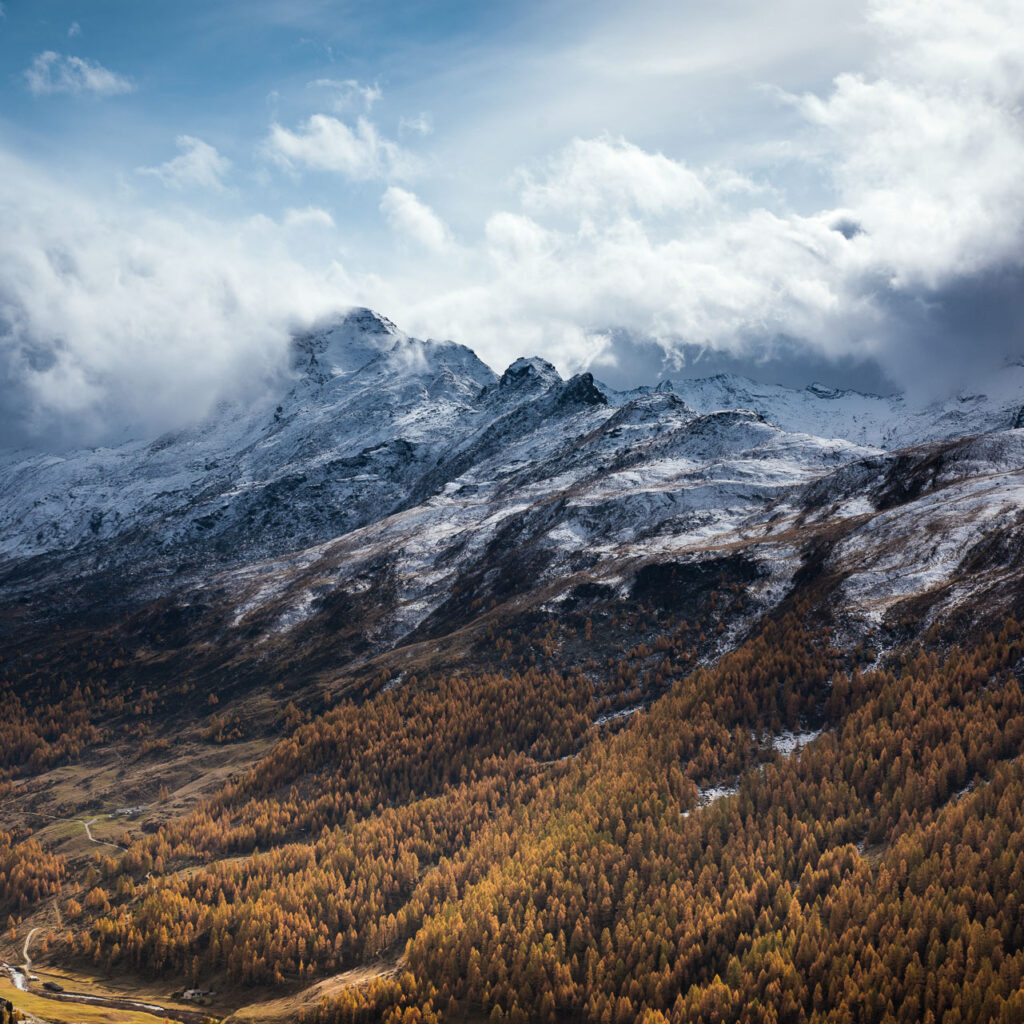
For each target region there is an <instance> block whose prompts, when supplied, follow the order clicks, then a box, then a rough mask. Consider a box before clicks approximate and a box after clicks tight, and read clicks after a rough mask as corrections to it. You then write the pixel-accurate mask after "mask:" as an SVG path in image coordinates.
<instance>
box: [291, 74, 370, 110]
mask: <svg viewBox="0 0 1024 1024" xmlns="http://www.w3.org/2000/svg"><path fill="white" fill-rule="evenodd" d="M308 88H310V89H326V90H327V91H328V92H329V93H331V94H332V97H331V100H332V106H333V108H334V110H335V112H336V113H344V112H346V111H348V110H352V109H353V108H362V109H363V110H369V109H370V108H371V107H372V106H373V105H374V104H375V103H376V102H377V101H378V100H379V99H380V98H381V96H382V95H383V94H382V92H381V89H380V86H379V85H377V84H376V83H374V84H373V85H364V84H363V83H361V82H358V81H356V79H354V78H345V79H338V78H317V79H314V80H313V81H312V82H309V83H308Z"/></svg>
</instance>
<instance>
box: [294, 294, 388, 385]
mask: <svg viewBox="0 0 1024 1024" xmlns="http://www.w3.org/2000/svg"><path fill="white" fill-rule="evenodd" d="M405 337H406V335H405V334H404V333H403V332H402V331H400V330H399V329H398V328H397V327H396V326H395V325H394V324H393V323H392V322H391V321H390V320H389V319H388V318H387V317H385V316H381V315H380V314H379V313H375V312H374V311H373V310H372V309H365V308H362V307H357V308H356V309H352V310H349V312H347V313H345V314H343V315H342V316H340V317H333V318H331V319H329V320H326V321H323V322H321V323H320V324H318V325H316V326H315V327H313V328H311V329H310V330H309V331H306V332H304V333H302V334H299V335H297V336H296V337H295V338H294V339H293V341H292V366H293V367H294V368H295V369H296V370H298V371H299V372H301V373H304V374H305V375H306V376H308V377H311V378H312V379H314V380H317V381H319V382H321V383H323V382H325V381H327V380H329V379H330V378H331V377H332V376H335V375H337V374H340V373H352V372H354V371H355V370H358V369H359V368H360V367H362V366H365V365H366V364H367V363H368V362H370V361H371V360H372V359H375V358H376V357H377V356H379V355H380V354H381V353H382V352H387V351H388V350H390V349H391V348H393V347H394V346H395V344H396V343H398V342H399V341H401V340H402V339H404V338H405Z"/></svg>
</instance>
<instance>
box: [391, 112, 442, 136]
mask: <svg viewBox="0 0 1024 1024" xmlns="http://www.w3.org/2000/svg"><path fill="white" fill-rule="evenodd" d="M398 130H399V132H402V133H407V132H408V133H411V134H413V135H432V134H433V131H434V119H433V117H431V116H430V113H429V112H428V111H426V110H421V111H420V112H419V113H418V114H416V115H415V116H414V117H402V118H399V121H398Z"/></svg>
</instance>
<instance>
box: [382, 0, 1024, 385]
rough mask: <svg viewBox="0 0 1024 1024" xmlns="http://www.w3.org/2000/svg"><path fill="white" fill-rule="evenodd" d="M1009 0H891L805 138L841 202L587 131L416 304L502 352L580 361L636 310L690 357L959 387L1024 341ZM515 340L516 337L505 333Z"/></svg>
mask: <svg viewBox="0 0 1024 1024" xmlns="http://www.w3.org/2000/svg"><path fill="white" fill-rule="evenodd" d="M1013 6H1014V5H1013V4H1010V3H1007V2H1004V0H982V2H963V0H941V2H938V3H930V2H929V3H925V2H921V0H887V2H878V3H875V4H873V5H872V6H871V10H870V15H871V17H870V25H871V29H872V31H873V32H875V33H876V37H877V47H876V59H875V61H874V63H873V65H872V66H871V67H870V68H869V69H867V70H865V71H864V72H862V73H857V74H841V75H839V76H838V77H837V78H836V79H835V81H834V82H833V84H832V87H831V89H830V90H828V92H827V93H825V94H824V95H821V96H817V95H805V96H799V97H788V98H787V99H786V100H785V101H786V102H788V103H790V104H792V105H793V107H794V108H795V109H796V110H797V111H798V112H799V114H800V115H801V117H802V119H803V124H804V127H803V130H802V132H801V133H800V134H799V135H797V136H794V138H793V139H792V140H791V141H790V142H789V144H788V145H787V147H786V151H787V153H788V154H789V155H788V158H789V159H791V160H796V161H799V162H800V163H802V164H803V165H804V166H805V167H806V168H808V170H810V171H814V172H815V173H818V174H824V175H825V176H826V180H827V181H828V183H829V184H830V187H831V191H832V195H833V199H834V202H833V204H832V205H828V206H825V207H823V208H819V209H817V210H811V211H808V210H803V211H801V210H800V209H799V199H800V196H799V195H791V194H789V193H788V192H787V189H786V187H785V185H784V184H783V183H781V182H777V181H776V180H774V179H773V177H772V174H773V170H774V169H773V168H772V167H771V166H770V165H769V166H762V167H760V168H759V169H758V168H756V167H755V168H754V170H753V171H749V172H746V173H744V172H738V171H734V170H730V169H729V168H725V167H718V168H715V167H695V166H690V165H689V164H688V163H687V162H686V161H684V160H680V159H673V158H670V157H668V156H666V155H664V154H662V153H652V152H646V151H644V150H643V149H641V148H639V147H637V146H635V145H633V144H631V143H630V142H628V141H626V140H624V139H618V138H598V139H581V138H578V139H574V140H572V141H571V142H570V143H569V144H568V145H566V146H565V147H564V148H563V149H562V150H561V151H560V152H559V153H557V154H556V155H555V156H554V157H553V158H551V159H550V160H549V161H547V162H546V163H545V164H544V165H542V166H541V167H540V168H539V169H537V168H534V169H531V170H529V171H524V172H523V173H522V174H521V175H520V193H519V203H520V205H519V209H518V210H516V209H508V210H503V211H500V212H495V213H494V214H492V215H491V216H490V218H489V219H488V221H487V225H486V232H485V240H484V244H483V252H484V255H485V256H486V260H483V261H481V265H483V266H486V267H487V268H488V270H487V272H485V273H483V274H481V275H480V276H479V278H478V279H477V280H476V281H475V282H474V283H473V285H472V286H467V287H463V288H457V289H452V290H451V291H450V292H449V293H447V294H444V295H437V294H436V292H435V294H433V295H431V296H429V297H425V298H424V300H423V303H422V306H421V308H420V309H415V308H414V309H410V310H409V311H408V312H405V311H404V310H396V315H403V316H405V317H406V320H407V322H408V323H409V324H410V328H411V329H414V330H415V329H420V327H421V325H420V324H419V323H418V314H422V319H423V320H424V321H426V323H425V324H424V325H423V327H424V329H425V328H427V327H429V329H430V330H432V331H433V332H434V333H448V334H451V335H452V336H455V337H460V338H467V339H473V342H474V343H476V344H481V340H482V339H484V340H483V343H482V344H481V348H483V349H484V350H485V351H488V350H492V349H498V348H500V347H502V345H503V344H504V343H503V341H502V339H503V338H505V339H507V338H511V337H516V338H523V337H528V338H532V339H534V342H535V350H536V351H539V352H543V353H545V354H548V355H549V357H554V358H555V359H556V361H559V363H560V365H561V366H562V367H563V368H569V369H573V368H576V367H575V366H573V365H571V364H572V362H573V361H574V360H579V359H585V358H587V356H588V353H590V352H592V351H594V350H595V349H596V350H598V351H599V352H600V356H599V358H601V359H603V360H605V361H606V362H609V361H611V362H614V360H615V358H616V355H615V345H614V343H613V342H611V341H608V338H609V337H613V336H614V334H615V332H614V331H610V329H612V328H614V329H621V330H624V331H625V332H626V333H627V334H630V335H632V336H634V337H637V338H644V339H654V340H655V341H656V342H657V343H659V344H660V345H661V346H662V348H663V350H664V352H665V355H666V357H667V359H668V361H669V362H670V363H671V362H673V361H677V362H679V361H683V360H684V358H685V353H686V352H687V351H689V350H692V347H693V346H695V345H696V346H699V347H704V348H707V349H710V350H717V351H721V352H723V353H727V354H729V355H730V356H744V357H747V358H749V359H754V360H756V359H770V358H773V356H774V355H775V354H776V352H777V350H778V349H779V347H780V346H781V347H783V348H785V349H786V350H787V351H792V348H793V346H794V344H799V345H802V346H804V347H805V349H806V351H807V352H808V354H809V356H810V357H812V358H817V359H820V358H827V359H832V360H843V359H848V358H850V357H853V358H854V359H864V360H874V361H876V362H877V363H878V364H879V365H880V366H881V367H882V369H883V370H884V371H885V372H886V374H888V376H889V377H890V378H891V379H892V380H894V381H895V382H896V383H897V384H899V385H900V386H902V387H904V388H907V389H909V390H910V391H911V392H917V393H922V392H924V391H927V390H948V389H952V388H955V387H957V386H960V385H962V384H964V383H965V382H966V381H968V380H969V378H970V376H971V374H972V373H977V374H979V375H983V374H986V373H991V372H992V371H993V370H994V369H995V368H997V367H998V366H999V365H1000V364H1001V363H1002V362H1004V361H1005V360H1006V359H1007V358H1012V357H1014V356H1015V355H1016V356H1019V354H1020V352H1021V351H1022V350H1024V337H1022V333H1021V332H1022V327H1021V325H1022V324H1024V287H1022V283H1024V176H1022V175H1021V174H1020V173H1019V169H1020V168H1021V167H1024V121H1022V119H1021V117H1020V110H1021V109H1022V105H1024V19H1020V18H1019V17H1016V16H1015V15H1014V12H1013ZM506 347H507V346H506Z"/></svg>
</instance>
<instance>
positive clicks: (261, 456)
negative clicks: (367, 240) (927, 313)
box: [0, 309, 1024, 639]
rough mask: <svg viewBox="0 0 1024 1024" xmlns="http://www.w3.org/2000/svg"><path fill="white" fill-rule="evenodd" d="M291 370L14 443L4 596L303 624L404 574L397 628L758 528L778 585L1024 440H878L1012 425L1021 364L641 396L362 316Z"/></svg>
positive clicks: (5, 503) (0, 519) (1, 506)
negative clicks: (810, 553) (924, 394)
mask: <svg viewBox="0 0 1024 1024" xmlns="http://www.w3.org/2000/svg"><path fill="white" fill-rule="evenodd" d="M292 365H293V372H292V376H291V377H290V378H289V379H288V380H286V381H284V382H282V385H281V388H280V390H279V392H278V397H277V398H276V399H269V400H268V401H267V402H266V403H264V404H262V405H257V406H253V407H250V408H245V407H240V406H225V407H222V408H221V409H219V410H218V411H217V414H216V415H214V416H213V417H211V418H210V419H209V420H208V421H206V422H205V423H202V424H199V425H197V426H195V427H193V428H191V429H189V430H184V431H179V432H177V433H174V434H171V435H167V436H165V437H163V438H160V439H158V440H157V441H155V442H152V443H144V442H132V443H129V444H125V445H121V446H119V447H116V448H107V449H98V450H91V451H84V452H76V453H70V454H66V455H62V456H40V455H26V454H24V453H8V454H6V455H3V456H0V559H2V560H3V561H2V562H0V588H2V589H5V590H6V591H7V593H8V595H11V594H14V593H31V592H33V591H34V589H35V590H38V589H39V588H40V586H41V585H42V583H43V582H45V583H46V585H47V586H49V587H50V588H51V592H54V593H57V592H59V593H60V594H61V595H62V596H63V594H64V592H65V590H67V589H68V588H69V586H70V585H71V584H74V585H77V584H78V583H79V582H80V581H81V580H83V579H86V578H92V577H99V576H102V575H103V574H107V575H106V577H104V578H107V579H109V581H110V586H109V587H108V590H109V592H110V593H111V594H112V595H114V596H117V595H118V594H121V593H122V592H123V593H124V594H127V591H128V584H127V581H128V580H129V578H130V579H131V580H132V581H133V585H135V584H137V585H138V586H139V587H141V588H143V590H145V592H146V593H147V594H149V595H153V594H159V593H164V592H167V591H168V590H170V589H178V590H181V588H183V587H190V586H195V585H200V586H201V587H202V586H205V584H204V583H201V581H202V580H203V579H204V578H206V577H207V576H209V575H210V574H211V573H217V572H219V571H221V570H225V571H224V573H223V574H222V575H220V576H218V577H217V582H216V583H215V586H216V587H218V588H223V589H224V590H225V592H226V593H227V594H228V595H229V597H228V599H229V601H230V603H231V605H232V606H233V608H234V609H235V610H234V612H233V616H234V620H235V621H236V623H237V624H239V625H240V627H241V626H246V624H247V623H249V622H251V621H255V620H256V619H260V621H263V619H261V618H260V617H261V616H265V615H270V614H271V611H270V610H271V609H272V614H273V615H274V616H277V619H276V620H275V621H276V625H274V626H273V627H272V628H273V629H283V630H287V629H291V628H294V626H295V625H296V624H298V623H301V622H302V621H304V620H305V619H306V618H308V617H309V616H311V615H315V614H316V613H317V609H318V607H320V604H319V603H318V602H321V599H322V598H323V597H324V595H326V594H330V593H332V592H335V591H338V590H339V589H340V590H346V589H347V590H348V591H350V592H353V593H354V592H355V591H356V590H358V588H359V587H364V586H365V585H367V584H366V580H368V579H373V578H376V577H380V575H381V573H382V572H384V570H383V569H382V568H381V567H382V566H384V565H386V566H387V569H386V575H387V578H388V580H389V584H388V585H389V587H390V588H391V589H390V591H389V594H390V596H389V598H388V601H389V602H390V605H389V607H390V609H391V613H390V619H389V620H388V621H389V624H388V625H386V626H384V625H382V626H381V627H380V628H381V629H382V630H384V632H385V633H387V634H388V636H389V637H390V638H391V639H394V638H395V637H398V636H401V635H404V634H405V633H407V632H409V631H410V630H415V629H416V628H418V627H420V626H421V625H422V624H423V623H425V622H428V621H429V620H430V617H431V616H432V615H434V614H436V613H437V612H438V609H440V608H442V606H443V605H444V604H445V602H446V601H447V600H449V598H450V595H451V590H452V587H453V586H455V582H456V580H457V579H459V578H462V577H465V576H466V575H467V574H469V575H470V576H473V578H475V579H478V580H479V581H480V585H482V586H486V587H492V589H494V588H497V590H501V589H502V588H505V590H508V589H509V588H512V589H513V590H514V589H515V588H517V587H520V586H526V585H529V586H532V587H537V586H543V585H552V586H554V585H555V584H556V583H558V581H560V580H561V581H564V580H565V579H566V578H567V577H568V576H569V575H571V574H573V573H577V572H591V573H594V574H596V576H597V577H600V578H602V579H606V580H607V581H609V582H610V583H611V584H615V581H616V580H620V579H621V578H622V573H623V566H624V565H630V564H639V563H640V562H642V561H643V560H645V559H646V560H649V559H650V558H652V557H676V556H680V555H682V554H686V553H691V554H692V553H699V552H701V551H707V550H710V549H711V548H714V547H715V546H716V545H717V546H719V547H721V546H727V545H736V544H741V545H747V544H752V545H755V546H757V545H761V546H762V547H765V550H768V548H771V552H772V553H771V555H770V556H767V555H766V556H765V560H766V561H772V562H773V567H772V569H771V571H770V572H769V573H768V575H769V576H771V577H772V580H773V582H772V583H771V586H774V587H775V588H776V590H778V588H779V587H782V586H783V584H784V581H785V580H786V579H788V578H789V576H791V575H792V573H793V571H795V569H796V568H797V567H798V566H799V562H800V557H801V555H800V552H799V545H798V544H796V543H795V542H794V541H792V539H787V535H786V530H791V529H793V528H794V524H795V526H796V527H799V529H807V528H809V529H812V530H813V529H817V528H818V526H819V524H820V522H822V521H824V518H830V520H835V521H838V522H844V521H845V520H846V519H850V518H851V517H853V516H855V515H859V514H868V515H878V514H880V513H883V512H884V511H885V508H886V507H888V506H886V505H885V502H886V500H888V501H889V505H890V506H894V505H897V504H906V503H907V501H914V500H916V499H917V498H918V497H920V496H921V495H922V494H924V493H926V492H927V491H928V489H929V488H934V487H937V486H939V484H942V483H943V482H944V481H945V477H941V473H945V474H947V476H948V475H949V474H953V475H955V474H957V473H960V474H961V475H966V476H970V477H972V478H973V477H974V476H977V475H978V474H985V473H990V472H991V471H992V466H993V465H994V460H997V459H998V458H1003V460H1004V462H1006V464H1007V465H1006V467H1004V468H1005V470H1006V472H1011V464H1012V463H1013V460H1014V459H1016V458H1018V454H1019V453H1018V452H1017V449H1016V447H1014V443H1010V442H1006V441H998V440H996V438H999V437H1002V436H1003V435H993V438H992V439H990V440H989V441H988V442H986V443H987V444H988V447H985V446H984V444H982V442H981V441H979V442H978V443H977V446H976V447H975V448H974V449H972V450H971V451H970V452H969V451H968V450H967V449H966V448H963V446H961V447H960V448H957V446H955V445H954V446H953V447H952V448H948V449H944V451H945V452H946V454H945V455H944V457H943V459H944V461H943V466H944V467H945V468H943V469H942V470H941V471H940V470H937V469H936V470H935V472H934V473H933V474H932V475H933V477H934V479H932V481H931V483H928V482H927V481H924V482H922V481H921V480H920V479H919V478H921V477H922V475H923V476H927V474H928V472H929V470H928V467H927V465H925V463H927V457H926V456H925V455H920V456H914V455H904V454H902V453H899V454H896V455H890V454H888V453H886V452H885V451H884V450H883V448H884V444H880V443H878V442H885V444H894V445H895V444H898V443H905V442H906V440H907V439H908V438H911V437H916V436H923V437H932V436H938V437H943V436H946V434H945V432H946V431H947V430H955V431H957V432H961V431H962V429H963V428H964V427H965V426H969V427H970V428H971V429H989V428H993V427H1005V426H1007V425H1012V424H1007V423H1005V422H1004V421H1006V420H1007V419H1008V418H1010V417H1011V414H1012V415H1013V416H1014V417H1015V416H1016V414H1015V413H1013V409H1014V408H1015V407H1019V404H1020V402H1021V396H1022V394H1024V379H1017V376H1014V375H1013V374H1011V375H1010V377H1008V378H1007V379H1006V380H1004V381H1002V382H1001V383H1000V385H999V388H998V394H996V395H995V396H994V397H989V398H983V397H979V396H973V397H963V400H961V401H956V402H954V403H952V404H949V403H947V404H946V405H945V406H942V407H941V408H940V407H935V408H933V409H930V410H919V411H908V410H907V409H906V408H905V407H904V401H903V399H901V398H898V397H897V398H877V397H875V396H868V395H858V394H856V393H854V392H830V391H827V390H825V389H821V388H817V387H812V388H809V389H805V390H803V391H795V390H792V389H786V388H780V387H773V386H762V385H757V384H754V383H753V382H750V381H746V380H744V379H743V378H739V377H729V376H719V377H713V378H708V379H706V380H703V381H683V382H676V383H674V384H666V383H663V384H661V385H659V386H658V387H657V388H654V389H650V388H641V389H637V390H636V391H633V392H629V393H616V392H612V391H609V390H608V389H606V388H603V387H601V386H600V385H598V384H597V383H595V382H594V380H593V378H592V377H591V376H590V375H589V374H581V375H578V376H576V377H574V378H572V379H571V380H568V381H564V380H562V378H561V377H560V376H559V374H558V373H557V371H556V370H555V369H554V367H552V366H551V365H550V364H549V363H546V362H545V361H544V360H542V359H538V358H530V359H519V360H517V361H516V362H514V363H513V364H512V365H511V366H510V367H509V368H508V369H507V370H506V371H505V373H504V374H502V375H501V376H500V377H498V376H497V375H495V374H494V373H493V372H492V371H491V370H490V369H489V368H488V367H487V366H485V365H484V364H483V363H482V362H481V361H480V360H479V359H478V358H477V357H476V355H475V354H474V353H473V352H472V351H471V350H470V349H468V348H466V347H465V346H462V345H458V344H455V343H452V342H436V341H421V340H417V339H414V338H410V337H408V336H406V335H405V334H403V333H402V332H401V331H400V330H399V329H398V328H397V327H395V325H394V324H392V323H391V322H390V321H388V320H386V319H385V318H383V317H381V316H379V315H377V314H375V313H373V312H371V311H369V310H362V309H359V310H353V311H351V312H350V313H349V314H347V315H346V316H344V317H342V318H340V319H337V320H335V321H332V322H328V323H324V324H321V325H319V326H318V327H317V328H315V329H314V330H312V331H310V332H307V333H306V334H304V335H302V336H300V337H298V338H296V339H295V344H294V349H293V363H292ZM1017 369H1019V368H1017ZM1014 372H1015V373H1016V370H1015V371H1014ZM1018 376H1019V375H1018ZM1010 378H1012V379H1010ZM1014 381H1016V384H1015V383H1014ZM1014 387H1016V388H1017V390H1016V391H1014ZM1015 403H1016V405H1015ZM865 441H873V442H875V443H874V444H871V445H868V444H866V443H865ZM1000 445H1002V449H1000ZM968 447H969V446H968ZM999 450H1003V451H1004V454H1003V455H1002V456H1000V455H998V451H999ZM955 451H960V452H961V454H960V455H959V456H957V455H955V454H954V452H955ZM908 460H909V461H908ZM915 460H916V461H915ZM972 460H973V461H972ZM918 463H921V465H918ZM957 466H959V468H956V467H957ZM936 473H938V474H939V476H936V475H935V474H936ZM940 477H941V479H940ZM914 481H917V482H914ZM1000 486H1003V485H1000ZM1006 486H1009V485H1008V484H1007V485H1006ZM816 488H817V490H815V489H816ZM886 488H888V490H886ZM901 488H903V490H901ZM886 494H888V495H889V497H888V499H886V498H885V495H886ZM993 500H994V499H993ZM999 501H1000V502H1002V499H999ZM1011 504H1012V501H1011ZM1003 505H1006V502H1002V504H1001V506H1000V507H1002V506H1003ZM823 509H827V510H828V511H827V513H826V512H824V511H822V510H823ZM823 517H824V518H823ZM893 529H896V527H895V526H894V527H893ZM865 543H866V542H865ZM869 546H870V545H869ZM850 550H851V552H852V551H853V549H852V548H851V549H850ZM879 557H880V556H879ZM850 558H851V559H852V558H853V555H852V554H851V555H850ZM871 558H872V560H873V561H872V564H875V563H878V561H879V559H878V557H876V556H875V555H872V556H871ZM517 560H518V563H519V567H518V568H516V567H515V566H514V565H513V563H516V562H517ZM879 564H880V563H879ZM897 568H898V567H897ZM895 571H896V569H894V572H895ZM787 574H788V575H787ZM766 585H767V584H766ZM850 586H851V588H853V589H851V590H850V594H851V600H855V601H861V603H862V604H864V602H865V601H866V600H867V599H866V598H865V599H863V600H861V598H860V597H857V596H856V595H857V594H859V593H860V591H856V589H855V585H854V584H852V583H851V584H850ZM865 593H866V591H865ZM254 617H255V618H254Z"/></svg>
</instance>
